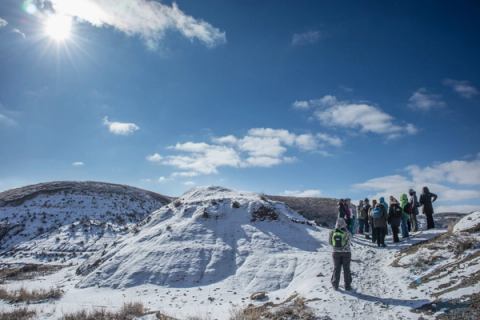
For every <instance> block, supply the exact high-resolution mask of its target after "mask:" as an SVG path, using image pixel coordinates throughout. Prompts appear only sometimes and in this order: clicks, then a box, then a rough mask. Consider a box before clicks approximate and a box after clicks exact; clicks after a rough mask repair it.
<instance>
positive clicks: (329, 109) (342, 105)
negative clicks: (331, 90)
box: [293, 95, 417, 143]
mask: <svg viewBox="0 0 480 320" xmlns="http://www.w3.org/2000/svg"><path fill="white" fill-rule="evenodd" d="M293 107H294V108H296V109H302V110H313V115H314V117H315V118H316V119H317V120H319V121H320V122H321V123H322V124H323V125H326V126H331V127H337V128H346V129H354V130H359V131H360V132H364V133H376V134H382V135H386V136H387V137H388V138H397V137H400V136H402V135H410V134H415V133H417V128H416V127H415V126H414V125H413V124H410V123H407V124H403V125H401V124H398V123H396V122H395V121H394V120H395V119H394V117H393V116H391V115H389V114H388V113H386V112H384V111H383V110H381V109H380V108H379V107H377V106H374V105H371V104H368V103H365V102H350V101H342V100H338V99H337V98H336V97H335V96H332V95H326V96H324V97H322V98H319V99H312V100H304V101H295V102H294V103H293ZM337 143H338V142H337Z"/></svg>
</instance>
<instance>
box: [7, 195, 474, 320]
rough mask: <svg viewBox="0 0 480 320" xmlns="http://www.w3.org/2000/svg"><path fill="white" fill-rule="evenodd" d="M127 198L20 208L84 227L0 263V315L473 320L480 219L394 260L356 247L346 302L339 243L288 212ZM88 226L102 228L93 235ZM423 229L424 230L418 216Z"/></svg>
mask: <svg viewBox="0 0 480 320" xmlns="http://www.w3.org/2000/svg"><path fill="white" fill-rule="evenodd" d="M107 190H108V188H107ZM61 192H65V191H64V190H63V191H61ZM78 192H80V193H78ZM135 192H136V191H135ZM124 195H125V194H123V193H113V192H112V193H109V192H108V191H105V193H104V192H98V190H97V192H96V193H95V194H90V191H86V190H81V191H78V190H76V191H74V192H72V193H67V194H66V195H65V194H64V193H58V192H53V193H46V194H43V193H42V194H38V195H36V196H35V197H33V198H29V199H25V200H23V201H22V202H21V204H20V205H17V208H20V209H21V208H23V206H24V205H26V206H27V208H30V209H32V208H33V207H39V206H40V204H46V205H45V206H44V207H42V210H50V211H48V213H58V214H62V216H63V217H66V218H68V214H67V213H66V211H69V212H70V218H71V217H78V216H80V217H82V218H83V220H82V218H81V219H80V220H78V221H74V222H72V223H70V224H66V225H65V226H61V227H59V228H54V229H52V230H50V231H49V232H45V233H44V234H41V235H36V236H34V237H33V238H32V239H27V240H24V241H23V240H22V241H21V242H20V243H16V244H15V245H14V247H13V249H12V250H10V251H8V252H4V254H3V255H1V256H0V266H1V268H0V309H1V310H5V312H8V311H11V310H20V309H19V308H22V307H26V308H28V309H29V310H31V311H34V312H35V313H36V316H35V317H34V318H35V319H36V318H38V319H50V320H53V319H63V318H62V317H63V316H64V315H65V314H68V313H72V312H77V311H81V310H87V311H88V310H90V311H94V310H96V311H98V312H100V313H101V312H106V311H108V312H118V311H119V310H123V309H122V308H123V306H124V303H127V304H128V303H132V302H135V303H138V304H141V305H143V307H141V308H140V307H139V308H137V311H138V312H137V315H138V316H140V315H143V317H139V318H137V319H142V320H147V319H151V320H153V319H158V317H160V316H159V315H160V314H161V315H168V316H170V318H166V317H163V316H162V317H163V318H162V317H160V319H178V320H183V319H191V318H192V317H196V318H199V319H218V320H238V319H244V320H252V319H289V320H290V319H292V320H293V319H309V320H310V319H312V320H313V319H315V320H316V319H321V320H332V319H367V318H368V319H404V320H407V319H415V320H420V319H424V320H425V319H442V320H443V319H478V307H475V305H476V302H477V301H479V299H480V286H479V276H478V273H479V272H480V269H479V268H480V261H479V252H480V246H479V243H480V242H479V241H480V238H479V230H480V229H479V227H480V213H478V212H476V213H472V214H470V215H467V216H463V215H459V214H455V213H448V214H440V215H436V218H437V219H438V220H437V222H438V226H439V227H440V229H435V230H423V231H420V232H417V233H413V234H411V237H410V238H409V239H403V240H402V241H401V242H400V243H398V244H394V243H392V239H391V236H388V238H387V248H378V247H377V246H376V245H374V244H372V243H371V241H370V240H367V239H365V237H363V236H360V235H354V237H353V241H352V272H353V276H354V280H353V286H354V288H355V290H354V291H351V292H349V291H345V290H343V287H342V286H343V282H341V288H340V290H339V291H335V290H332V288H331V284H330V277H331V270H332V258H331V248H330V247H329V245H328V244H327V243H328V234H329V231H330V229H329V228H324V227H319V226H316V225H313V224H312V223H310V222H309V221H308V220H305V219H304V218H303V217H302V216H300V215H299V214H298V213H296V212H295V211H293V210H292V209H291V207H290V206H289V205H286V204H285V203H282V202H278V201H273V200H272V199H271V198H269V197H265V196H262V195H258V194H254V193H246V192H237V191H234V190H229V189H225V188H222V187H208V188H195V189H192V190H190V191H189V192H187V193H185V194H184V195H182V196H181V197H179V198H176V199H175V200H174V201H173V202H170V203H168V204H166V205H164V206H161V205H160V203H156V202H149V201H152V200H151V198H149V197H148V196H146V197H144V196H143V194H142V193H141V192H140V194H138V195H137V196H135V197H134V199H136V200H134V201H130V199H129V197H122V196H124ZM60 196H61V197H65V199H64V200H62V201H60V200H58V198H59V197H60ZM50 197H54V198H50ZM93 197H95V201H93ZM53 199H56V200H55V201H53ZM47 200H48V201H47ZM147 200H148V201H147ZM32 201H34V202H32ZM112 202H114V203H117V209H116V211H112V212H114V215H113V217H114V218H113V219H111V218H110V215H103V216H102V212H103V210H104V209H105V208H106V207H109V208H110V209H109V210H113V209H115V206H114V205H113V204H112ZM99 203H102V205H99ZM135 203H136V204H135ZM139 203H141V204H143V208H144V209H147V207H148V206H149V205H151V206H152V207H153V206H154V203H156V204H157V205H160V207H159V208H155V209H154V210H153V212H152V213H151V214H148V213H145V214H139V215H138V216H139V218H138V219H136V218H135V217H136V216H137V215H133V216H132V219H131V220H129V219H128V218H127V219H125V221H124V222H123V223H120V224H119V223H116V222H115V221H117V220H118V217H125V215H124V214H125V212H127V211H128V210H134V211H136V210H137V211H138V212H143V211H141V210H139V208H141V207H142V206H141V205H140V204H139ZM34 204H35V206H33V205H34ZM51 204H55V206H52V205H51ZM60 204H61V206H60ZM147 204H149V205H148V206H147ZM11 207H12V205H11V204H10V205H7V206H4V207H0V209H2V210H5V208H11ZM55 208H56V209H55ZM119 208H120V209H119ZM9 210H10V209H9ZM25 210H26V209H25ZM32 210H33V209H32ZM145 211H147V210H145ZM5 212H10V211H8V210H6V211H5ZM22 212H23V211H22ZM25 212H26V211H25ZM25 212H23V213H22V215H25V214H26V213H25ZM62 212H63V213H62ZM84 215H87V217H97V218H96V219H93V218H92V219H90V218H89V219H88V221H89V222H86V221H87V220H85V216H84ZM31 216H33V215H31ZM140 216H143V217H144V219H143V220H141V219H140ZM10 217H13V214H10ZM27 217H28V214H27ZM47 217H50V216H48V215H47ZM12 219H13V218H12ZM459 219H460V221H459V222H458V223H457V221H458V220H459ZM40 220H41V219H40ZM50 220H51V219H47V221H50ZM29 221H30V220H28V221H27V223H28V222H29ZM33 221H34V224H35V225H37V226H38V219H34V220H33ZM40 222H41V221H40ZM420 222H421V223H420V225H421V226H424V219H423V216H422V215H421V216H420ZM454 224H455V226H454ZM71 225H74V228H73V229H74V230H75V231H74V232H72V231H70V228H71V227H70V226H71ZM447 225H448V226H449V228H448V230H447V229H442V228H443V227H445V228H446V227H447ZM15 237H16V236H14V237H13V238H15ZM57 238H58V240H57ZM80 241H83V243H80ZM61 254H63V255H65V256H64V257H63V258H58V257H57V256H56V255H61ZM27 262H28V263H30V264H25V263H27ZM25 288H27V289H28V290H37V291H36V292H37V295H38V292H40V293H41V292H52V293H51V297H50V298H46V299H42V300H39V301H37V302H35V303H33V304H29V303H28V302H19V301H17V300H13V299H11V298H8V297H9V295H8V293H9V292H21V290H24V292H25ZM51 288H55V290H54V291H48V290H51ZM42 290H43V291H42ZM24 295H25V293H24ZM2 296H3V298H2ZM10 297H11V295H10ZM253 297H255V298H253ZM245 314H250V315H253V316H250V317H245ZM157 315H158V316H157ZM14 318H15V317H14ZM93 318H95V317H93ZM111 318H112V317H111ZM124 318H125V317H124ZM132 318H133V317H130V318H129V319H132ZM15 319H16V318H15ZM113 319H115V317H113Z"/></svg>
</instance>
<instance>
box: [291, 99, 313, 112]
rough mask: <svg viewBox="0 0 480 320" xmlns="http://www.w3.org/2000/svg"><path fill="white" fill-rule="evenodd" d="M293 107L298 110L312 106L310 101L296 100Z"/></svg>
mask: <svg viewBox="0 0 480 320" xmlns="http://www.w3.org/2000/svg"><path fill="white" fill-rule="evenodd" d="M292 107H293V108H294V109H298V110H308V109H310V107H311V106H310V104H309V103H308V101H302V100H296V101H294V102H293V103H292Z"/></svg>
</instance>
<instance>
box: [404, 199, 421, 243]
mask: <svg viewBox="0 0 480 320" xmlns="http://www.w3.org/2000/svg"><path fill="white" fill-rule="evenodd" d="M400 207H401V208H402V238H404V239H405V238H408V237H409V236H410V235H409V234H408V219H409V218H410V217H411V216H412V215H411V214H409V212H411V207H410V203H409V201H408V197H407V195H406V194H405V193H404V194H402V195H401V196H400ZM416 222H417V220H416V218H415V223H416ZM415 223H412V227H413V228H415Z"/></svg>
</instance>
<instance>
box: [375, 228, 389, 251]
mask: <svg viewBox="0 0 480 320" xmlns="http://www.w3.org/2000/svg"><path fill="white" fill-rule="evenodd" d="M386 229H387V228H385V227H375V238H376V240H377V245H379V246H381V245H382V246H383V245H384V244H385V230H386Z"/></svg>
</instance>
